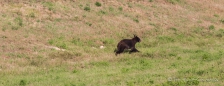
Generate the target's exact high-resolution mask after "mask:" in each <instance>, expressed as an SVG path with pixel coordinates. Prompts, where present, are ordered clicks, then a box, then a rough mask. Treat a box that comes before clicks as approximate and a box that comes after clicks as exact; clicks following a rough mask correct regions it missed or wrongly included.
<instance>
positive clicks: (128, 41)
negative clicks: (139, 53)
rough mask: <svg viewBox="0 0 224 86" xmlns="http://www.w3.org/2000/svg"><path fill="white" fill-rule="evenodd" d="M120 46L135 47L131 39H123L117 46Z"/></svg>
mask: <svg viewBox="0 0 224 86" xmlns="http://www.w3.org/2000/svg"><path fill="white" fill-rule="evenodd" d="M120 44H127V45H128V46H129V47H130V46H133V43H132V40H131V39H123V40H121V41H120V42H119V43H118V45H117V46H120Z"/></svg>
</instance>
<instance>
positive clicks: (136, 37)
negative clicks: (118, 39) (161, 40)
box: [133, 35, 141, 42]
mask: <svg viewBox="0 0 224 86" xmlns="http://www.w3.org/2000/svg"><path fill="white" fill-rule="evenodd" d="M133 40H135V41H137V42H141V39H140V38H139V37H138V36H136V35H134V38H133Z"/></svg>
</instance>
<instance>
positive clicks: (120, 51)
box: [115, 46, 125, 55]
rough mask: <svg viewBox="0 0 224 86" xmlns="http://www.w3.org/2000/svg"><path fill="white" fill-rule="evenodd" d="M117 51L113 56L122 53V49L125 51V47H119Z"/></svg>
mask: <svg viewBox="0 0 224 86" xmlns="http://www.w3.org/2000/svg"><path fill="white" fill-rule="evenodd" d="M117 49H118V50H117V52H116V54H115V55H117V54H120V53H122V52H123V51H124V49H125V46H119V47H118V48H117Z"/></svg>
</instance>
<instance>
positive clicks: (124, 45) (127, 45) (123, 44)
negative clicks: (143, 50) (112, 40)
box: [115, 35, 141, 55]
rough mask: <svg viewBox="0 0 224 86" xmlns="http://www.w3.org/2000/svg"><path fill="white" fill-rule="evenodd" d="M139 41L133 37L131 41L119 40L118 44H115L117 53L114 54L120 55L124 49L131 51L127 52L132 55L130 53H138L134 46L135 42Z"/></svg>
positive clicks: (136, 37)
mask: <svg viewBox="0 0 224 86" xmlns="http://www.w3.org/2000/svg"><path fill="white" fill-rule="evenodd" d="M140 41H141V39H140V38H139V37H138V36H136V35H134V38H132V39H123V40H121V41H120V42H119V43H118V44H117V51H116V54H115V55H117V54H120V53H122V52H123V51H124V50H125V49H131V50H130V51H129V53H132V52H139V51H138V50H137V49H136V48H135V44H136V43H137V42H140Z"/></svg>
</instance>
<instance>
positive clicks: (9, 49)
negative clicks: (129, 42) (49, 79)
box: [0, 0, 224, 85]
mask: <svg viewBox="0 0 224 86" xmlns="http://www.w3.org/2000/svg"><path fill="white" fill-rule="evenodd" d="M96 2H99V3H98V4H97V3H96ZM223 4H224V1H223V0H91V1H89V0H73V1H72V0H68V1H61V0H47V1H38V0H25V1H24V0H23V1H0V6H1V9H0V22H1V23H0V43H1V44H0V56H1V58H0V65H1V67H0V72H2V74H13V75H18V76H19V77H18V79H20V78H21V77H20V76H21V74H23V73H28V74H31V75H32V73H37V72H40V70H41V71H42V70H46V71H47V72H49V71H50V72H52V71H53V70H56V71H57V67H59V68H58V69H59V71H60V72H61V71H62V72H65V74H64V75H67V76H69V74H67V73H66V72H70V71H73V72H76V70H77V71H82V73H81V74H86V73H88V74H89V75H86V77H88V76H93V78H90V79H89V81H90V84H85V85H93V84H94V83H97V82H98V81H94V80H93V79H94V76H95V78H96V77H97V74H98V73H97V71H101V72H102V71H106V70H103V68H107V67H110V68H109V69H108V70H107V71H106V72H105V76H103V78H104V80H105V81H104V82H101V83H100V84H99V85H105V83H106V82H109V80H108V78H107V77H108V76H110V75H106V74H111V73H112V72H111V71H112V70H116V68H121V71H122V72H125V73H126V72H127V74H124V75H122V74H120V72H119V74H120V75H119V74H118V75H119V77H118V78H116V77H112V78H113V80H114V82H115V83H116V82H118V81H120V78H124V77H126V78H127V76H131V77H133V78H134V77H136V76H137V74H136V71H137V72H139V73H140V74H143V75H139V76H144V74H146V72H153V71H156V70H161V71H156V72H158V73H159V74H157V75H158V76H157V75H154V77H153V78H150V80H148V81H149V83H151V84H153V83H160V84H161V83H163V84H164V83H165V85H166V84H167V83H168V85H172V84H173V85H181V84H183V83H184V84H186V83H185V82H183V83H182V82H180V83H179V82H177V83H172V82H167V83H166V80H162V81H155V80H154V81H153V80H151V79H155V77H159V76H161V77H163V78H164V77H166V78H167V74H173V73H179V76H180V77H181V76H185V74H187V75H186V76H192V75H194V73H196V75H199V76H200V75H201V74H202V75H204V78H209V77H215V76H216V75H223V71H221V68H220V66H223V65H224V64H223V63H222V61H223V58H222V57H223V56H224V55H223V54H222V53H223V52H224V51H223V50H222V49H223V47H224V46H223V42H224V41H223V39H224V38H223V36H224V15H223V14H224V5H223ZM133 34H136V35H138V36H139V37H140V38H142V42H141V43H139V44H137V48H139V50H140V51H141V53H137V54H132V55H129V54H127V53H125V54H124V55H121V56H120V57H115V55H114V53H113V51H114V49H115V48H116V43H117V42H118V41H119V40H121V39H122V38H131V37H132V36H133ZM100 46H105V47H106V48H105V49H100V48H99V47H100ZM132 56H133V57H134V59H130V58H132ZM152 58H156V59H152ZM176 58H177V59H176ZM164 59H165V60H164ZM135 60H136V63H135ZM143 60H146V63H147V64H144V61H143ZM148 60H152V61H148ZM167 60H169V61H170V60H173V61H171V62H170V63H169V62H167ZM186 60H187V61H188V62H185V61H186ZM98 61H100V63H99V64H98V63H97V62H98ZM101 61H103V62H101ZM104 61H106V62H104ZM107 61H108V62H109V63H108V62H107ZM111 61H112V62H114V63H110V62H111ZM119 61H120V62H119ZM129 61H130V62H129ZM156 61H157V62H161V63H164V64H163V65H159V63H157V62H156ZM179 61H180V62H183V63H182V64H181V63H179ZM196 61H202V62H201V64H199V63H198V64H197V62H196ZM204 61H205V62H204ZM207 61H208V62H207ZM95 62H96V63H97V64H95ZM122 62H124V63H127V64H123V63H122ZM142 62H143V65H142V64H141V63H142ZM153 62H154V64H153ZM130 63H133V65H131V66H129V65H130ZM187 63H192V64H191V65H186V64H187ZM170 64H172V65H171V67H169V68H173V67H175V68H176V69H175V68H174V69H172V71H170V70H168V69H167V68H166V67H165V66H166V65H170ZM194 64H196V65H197V66H194V67H193V69H195V70H194V71H193V70H188V68H189V67H190V66H193V65H194ZM202 64H211V65H204V66H202V67H201V69H200V70H197V67H200V65H202ZM74 65H75V66H74ZM101 65H106V66H103V67H102V66H101ZM122 65H124V66H122ZM136 65H138V66H139V65H140V66H144V65H146V66H149V65H152V66H150V67H152V68H148V67H146V68H145V66H144V67H143V69H142V70H143V71H138V68H136V69H135V67H136ZM156 65H159V68H156ZM178 65H179V66H178ZM213 65H219V66H217V67H215V68H214V66H213ZM93 66H94V67H95V66H96V69H97V68H98V69H99V70H95V69H91V67H93ZM176 66H178V67H176ZM182 66H184V68H183V69H182ZM123 67H128V68H127V69H124V68H123ZM133 67H134V69H131V68H133ZM153 67H155V68H153ZM206 67H208V68H210V67H211V68H212V67H213V68H214V70H213V71H218V72H217V74H216V73H212V74H211V75H208V76H206V75H205V72H207V71H209V72H212V69H211V70H210V69H206ZM51 68H52V69H51ZM55 68H56V69H55ZM60 68H61V69H65V70H68V71H64V70H61V69H60ZM129 68H130V69H129ZM140 68H141V67H140ZM163 68H164V69H163ZM190 68H191V67H190ZM48 69H49V70H48ZM82 69H84V70H82ZM148 69H150V70H148ZM27 70H31V71H27ZM119 70H120V69H119ZM46 71H44V73H45V72H46ZM92 71H94V73H91V72H92ZM130 71H131V72H130ZM164 71H167V72H168V73H165V72H164ZM192 71H193V72H192ZM195 71H198V72H195ZM200 71H202V73H201V72H200ZM203 71H204V72H203ZM117 72H118V71H114V73H112V76H116V73H117ZM41 73H42V72H41ZM54 73H55V72H54ZM56 74H57V73H56ZM113 74H114V75H113ZM153 74H156V73H155V72H153ZM160 74H161V75H160ZM164 74H165V75H164ZM213 75H214V76H213ZM35 76H38V73H37V75H35ZM149 76H150V77H151V75H149ZM177 76H178V75H177ZM4 77H7V76H4ZM43 77H44V76H43ZM77 77H81V76H77ZM45 78H46V77H45ZM139 78H141V77H138V78H137V79H139ZM145 78H146V79H148V77H145ZM62 79H65V78H62ZM156 79H157V78H156ZM160 79H161V78H160ZM215 79H218V80H219V81H223V78H222V77H220V76H218V77H217V78H215ZM71 80H74V79H71ZM107 80H108V81H107ZM130 80H132V79H130ZM15 81H17V80H15ZM34 81H35V79H34ZM75 81H78V80H76V79H75ZM80 81H82V82H85V79H81V80H80ZM87 81H88V80H87ZM134 81H135V80H134ZM189 81H191V80H189ZM2 82H4V83H7V82H5V81H2ZM22 82H23V81H22ZM82 82H80V84H82ZM143 82H144V81H143ZM143 82H139V83H140V84H138V85H146V84H149V83H143ZM20 83H21V82H20ZM30 83H32V82H30ZM103 83H104V84H103ZM120 83H121V84H115V85H127V84H124V83H125V81H124V82H120ZM133 83H134V82H130V83H129V84H133ZM192 83H193V85H194V84H195V83H196V84H197V81H196V82H190V84H189V83H187V84H188V85H192ZM12 84H13V85H15V84H14V83H9V84H8V85H12ZM26 84H28V83H26ZM51 84H52V83H51ZM54 84H57V83H56V82H55V83H53V85H54ZM110 84H112V85H114V83H110ZM200 84H201V83H200ZM204 84H207V83H202V85H204ZM215 84H216V85H223V83H222V82H215ZM3 85H7V84H3ZM30 85H32V84H30ZM34 85H35V84H34ZM47 85H49V84H47Z"/></svg>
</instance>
